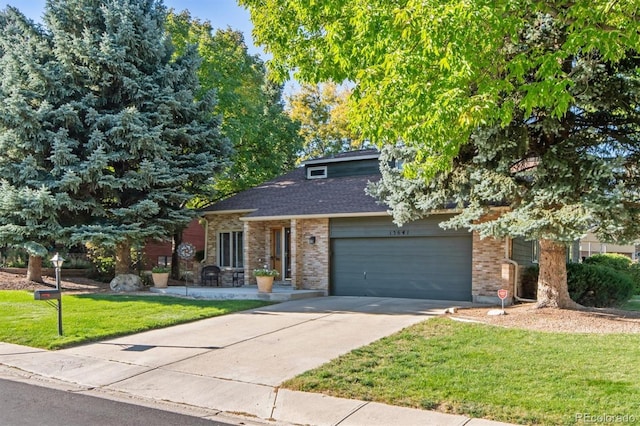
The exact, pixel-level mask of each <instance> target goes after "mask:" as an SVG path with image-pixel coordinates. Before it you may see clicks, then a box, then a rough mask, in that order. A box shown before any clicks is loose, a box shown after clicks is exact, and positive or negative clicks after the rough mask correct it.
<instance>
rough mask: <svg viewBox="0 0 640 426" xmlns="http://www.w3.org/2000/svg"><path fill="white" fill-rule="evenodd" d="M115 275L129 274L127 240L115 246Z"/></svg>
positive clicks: (129, 253) (129, 258)
mask: <svg viewBox="0 0 640 426" xmlns="http://www.w3.org/2000/svg"><path fill="white" fill-rule="evenodd" d="M115 269H116V275H122V274H129V273H131V243H130V242H129V240H125V241H122V242H121V243H118V245H116V265H115Z"/></svg>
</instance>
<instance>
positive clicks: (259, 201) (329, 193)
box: [203, 150, 387, 218]
mask: <svg viewBox="0 0 640 426" xmlns="http://www.w3.org/2000/svg"><path fill="white" fill-rule="evenodd" d="M347 154H349V153H345V154H342V155H341V157H339V158H338V157H337V156H334V157H329V158H325V159H319V160H318V162H315V160H314V162H313V163H311V164H314V165H321V164H323V162H324V164H327V165H328V166H329V167H333V168H335V170H336V171H337V173H334V176H332V174H331V172H330V171H329V173H328V175H327V177H326V178H323V179H307V176H306V171H305V170H306V166H303V167H300V168H298V169H296V170H293V171H292V172H289V173H287V174H284V175H282V176H279V177H277V178H275V179H273V180H270V181H268V182H265V183H263V184H261V185H258V186H256V187H254V188H251V189H248V190H246V191H243V192H241V193H239V194H237V195H234V196H232V197H229V198H227V199H225V200H222V201H220V202H218V203H215V204H213V205H212V206H210V207H208V208H206V209H204V210H203V213H204V214H206V213H222V212H230V211H244V212H247V213H248V214H247V215H246V216H245V217H247V218H264V217H296V216H327V217H330V216H341V215H351V214H386V212H387V207H386V206H384V205H381V204H378V203H377V201H376V200H375V199H374V198H373V197H371V196H369V195H367V194H366V193H365V189H366V187H367V184H368V183H369V182H376V181H378V180H379V179H380V172H379V170H378V169H377V167H374V168H372V167H371V166H370V165H366V164H365V163H363V161H364V162H366V161H369V162H371V161H376V164H377V152H376V151H372V150H366V151H357V152H356V153H352V155H347ZM374 155H375V156H374ZM320 160H322V161H320ZM354 161H355V162H360V167H358V163H353V162H354ZM347 162H348V163H351V165H349V166H347V167H344V163H347ZM340 163H342V164H341V165H339V164H340ZM305 164H308V163H305ZM354 164H355V165H356V166H355V168H354V167H353V165H354ZM330 170H331V169H330ZM349 170H351V171H352V172H354V173H349V172H348V171H349Z"/></svg>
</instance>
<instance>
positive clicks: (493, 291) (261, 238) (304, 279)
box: [203, 213, 515, 303]
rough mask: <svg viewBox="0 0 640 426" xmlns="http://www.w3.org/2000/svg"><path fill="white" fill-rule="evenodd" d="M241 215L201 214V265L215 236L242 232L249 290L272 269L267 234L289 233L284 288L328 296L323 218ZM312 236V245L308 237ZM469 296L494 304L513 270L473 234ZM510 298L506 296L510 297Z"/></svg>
mask: <svg viewBox="0 0 640 426" xmlns="http://www.w3.org/2000/svg"><path fill="white" fill-rule="evenodd" d="M241 216H242V215H241V214H238V213H236V214H213V215H207V225H208V240H207V250H206V259H205V261H204V262H203V263H206V264H217V263H218V261H217V250H218V247H217V239H218V237H217V235H218V233H219V232H221V231H240V230H242V231H243V238H244V241H243V242H244V253H243V255H244V284H249V285H255V284H256V280H255V277H254V276H253V275H252V273H251V271H253V269H256V268H262V267H264V265H265V264H266V265H267V266H268V267H270V268H272V267H273V263H272V256H273V253H271V249H272V243H271V238H272V230H273V229H276V228H277V229H284V228H289V229H290V232H291V234H290V241H291V247H290V265H289V268H290V275H291V276H290V279H288V280H284V279H283V277H278V278H276V281H280V282H285V283H290V284H291V285H292V286H293V287H294V288H297V289H314V290H324V292H325V294H329V276H330V273H329V272H330V271H329V252H330V240H329V219H328V218H323V219H290V220H274V221H252V220H244V221H243V220H241ZM312 236H313V237H315V241H314V243H313V244H311V243H310V242H309V238H310V237H312ZM472 238H473V248H472V260H471V262H472V279H471V281H472V283H471V285H472V290H471V293H472V297H473V300H474V301H476V302H492V303H494V302H497V301H498V298H497V291H498V290H499V289H501V288H506V289H509V290H510V292H511V290H512V288H513V284H512V282H513V281H512V280H513V278H514V277H513V275H514V271H515V268H514V267H513V265H509V264H508V263H505V262H504V259H505V240H504V239H494V238H484V239H481V238H480V236H479V234H478V233H476V232H474V233H473V237H472ZM232 272H233V271H232V270H229V271H224V273H223V285H231V279H232V278H231V276H232ZM510 295H511V293H510Z"/></svg>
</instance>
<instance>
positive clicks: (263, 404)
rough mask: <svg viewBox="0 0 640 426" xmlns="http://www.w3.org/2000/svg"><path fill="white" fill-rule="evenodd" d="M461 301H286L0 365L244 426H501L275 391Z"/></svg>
mask: <svg viewBox="0 0 640 426" xmlns="http://www.w3.org/2000/svg"><path fill="white" fill-rule="evenodd" d="M465 305H468V304H465V303H461V302H441V301H426V300H413V299H393V298H367V297H336V296H331V297H318V298H312V299H302V300H294V301H290V302H284V303H280V304H276V305H271V306H267V307H263V308H259V309H254V310H250V311H244V312H238V313H235V314H231V315H225V316H221V317H217V318H210V319H205V320H201V321H197V322H192V323H188V324H183V325H178V326H174V327H169V328H164V329H159V330H153V331H148V332H144V333H139V334H135V335H131V336H126V337H121V338H116V339H110V340H105V341H101V342H98V343H92V344H87V345H83V346H78V347H74V348H69V349H64V350H59V351H45V350H41V349H34V348H30V347H24V346H19V345H12V344H7V343H0V366H4V371H5V373H6V372H10V371H13V372H20V373H21V374H22V375H25V374H27V375H28V374H33V375H36V376H37V377H40V378H44V379H46V380H52V381H56V382H59V383H65V384H69V385H73V386H77V387H80V388H82V389H84V390H86V391H87V392H91V393H94V394H95V393H96V392H98V393H100V392H101V393H104V394H107V393H108V394H110V395H120V396H123V395H124V396H130V397H135V398H137V399H138V400H141V401H158V402H163V403H170V404H176V405H179V406H187V407H197V408H199V409H202V410H205V412H206V413H211V412H213V413H217V414H220V415H221V416H232V417H233V416H235V417H237V418H239V419H242V421H243V422H244V423H246V421H247V420H254V421H258V422H268V423H271V424H282V425H287V424H305V425H318V426H321V425H341V426H348V425H368V426H371V425H444V426H448V425H471V426H482V425H500V424H501V423H497V422H491V421H487V420H482V419H469V418H467V417H465V416H459V415H449V414H443V413H438V412H432V411H426V410H417V409H410V408H404V407H395V406H389V405H384V404H379V403H373V402H366V401H359V400H351V399H343V398H335V397H329V396H325V395H321V394H314V393H307V392H296V391H290V390H287V389H280V388H279V385H280V384H281V383H282V382H283V381H285V380H287V379H290V378H293V377H295V376H297V375H298V374H300V373H302V372H304V371H307V370H310V369H312V368H315V367H317V366H320V365H322V364H324V363H326V362H328V361H330V360H331V359H333V358H336V357H338V356H340V355H342V354H345V353H348V352H350V351H351V350H353V349H356V348H358V347H361V346H363V345H367V344H369V343H371V342H373V341H375V340H378V339H380V338H382V337H385V336H388V335H390V334H393V333H395V332H397V331H399V330H401V329H403V328H405V327H408V326H410V325H412V324H415V323H418V322H420V321H424V320H425V319H428V318H429V317H432V316H434V315H438V314H441V313H442V312H443V311H444V309H446V308H448V307H451V306H465ZM114 321H117V313H115V315H114ZM225 420H226V421H228V418H225Z"/></svg>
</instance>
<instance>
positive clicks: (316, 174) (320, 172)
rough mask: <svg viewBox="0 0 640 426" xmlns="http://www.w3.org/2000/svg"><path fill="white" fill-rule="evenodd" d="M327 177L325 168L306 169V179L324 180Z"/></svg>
mask: <svg viewBox="0 0 640 426" xmlns="http://www.w3.org/2000/svg"><path fill="white" fill-rule="evenodd" d="M326 177H327V166H313V167H307V179H324V178H326Z"/></svg>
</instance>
